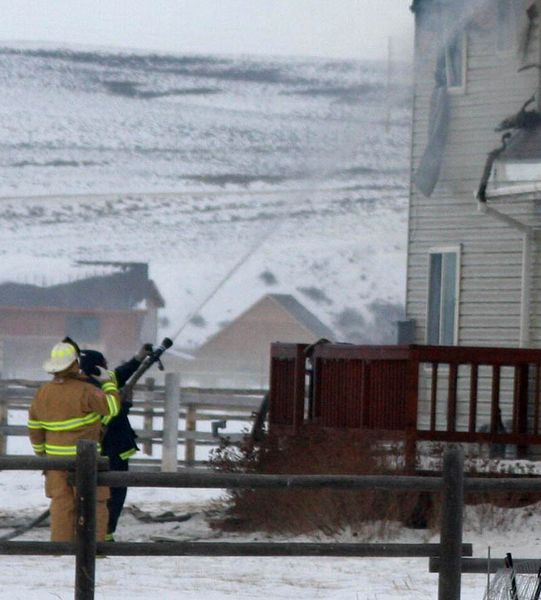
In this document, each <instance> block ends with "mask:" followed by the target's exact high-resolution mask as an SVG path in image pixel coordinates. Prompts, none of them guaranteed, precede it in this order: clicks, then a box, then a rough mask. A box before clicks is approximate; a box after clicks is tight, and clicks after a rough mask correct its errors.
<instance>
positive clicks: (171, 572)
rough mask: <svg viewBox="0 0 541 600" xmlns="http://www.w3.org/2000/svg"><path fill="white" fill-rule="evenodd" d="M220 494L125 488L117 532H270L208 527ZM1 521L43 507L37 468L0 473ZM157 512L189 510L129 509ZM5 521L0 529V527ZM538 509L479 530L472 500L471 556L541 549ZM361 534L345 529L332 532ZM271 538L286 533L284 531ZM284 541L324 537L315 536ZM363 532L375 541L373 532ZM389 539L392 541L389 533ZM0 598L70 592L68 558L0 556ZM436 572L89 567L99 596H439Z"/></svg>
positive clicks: (479, 579) (287, 563)
mask: <svg viewBox="0 0 541 600" xmlns="http://www.w3.org/2000/svg"><path fill="white" fill-rule="evenodd" d="M220 498H223V492H222V491H219V490H218V491H216V490H171V489H164V490H160V489H143V488H132V489H131V490H130V491H129V496H128V502H127V508H126V512H125V513H124V514H123V516H122V518H121V523H120V525H119V530H118V534H117V539H118V540H119V541H149V540H151V539H152V538H154V537H156V536H158V537H159V536H164V537H172V538H175V539H178V540H179V541H180V540H186V541H196V540H208V539H213V540H216V539H218V540H220V541H232V540H242V541H247V540H248V539H250V540H256V541H269V539H270V538H269V537H268V536H267V535H266V534H253V535H251V536H231V535H220V534H219V533H217V532H216V531H214V530H212V529H210V528H209V526H208V524H207V522H206V520H205V514H204V513H205V511H208V510H212V509H215V508H216V502H218V505H219V503H220ZM0 506H1V509H0V523H3V524H4V527H6V524H8V523H12V524H16V523H17V522H21V521H25V520H29V519H31V518H32V517H33V516H36V515H37V514H39V513H40V512H41V511H43V510H45V509H46V507H47V502H46V500H45V498H44V496H43V491H42V481H41V475H40V474H37V473H31V472H18V473H16V472H11V471H4V472H0ZM132 506H136V507H137V508H139V509H141V510H144V511H147V512H150V513H152V514H156V515H157V514H161V513H163V512H165V511H173V512H174V513H175V514H177V515H181V514H185V513H190V514H191V515H192V517H191V518H190V519H189V520H187V521H184V522H182V523H164V524H158V525H156V524H145V523H141V522H140V521H138V520H137V519H135V517H133V516H132V515H131V514H130V513H129V510H130V507H132ZM7 531H8V529H6V528H4V529H0V535H2V534H4V533H6V532H7ZM539 531H540V516H539V514H538V513H537V512H534V511H531V510H530V509H520V510H516V511H510V512H508V513H507V516H506V517H505V518H504V519H503V524H502V523H500V525H499V530H498V531H493V530H490V529H484V530H482V527H481V521H480V519H479V509H469V510H468V516H467V523H466V526H465V534H464V541H465V542H471V543H473V545H474V555H475V556H478V557H484V556H486V554H487V547H488V546H490V547H491V553H492V556H493V557H498V558H503V556H504V555H505V553H506V552H512V553H513V556H514V557H515V558H521V557H522V558H533V557H536V556H539V546H540V539H539V538H540V535H541V534H540V533H539ZM47 538H48V529H47V528H46V527H45V528H43V527H42V528H38V529H35V530H33V531H31V532H28V533H26V534H24V535H23V536H21V537H20V538H18V539H19V540H30V539H34V540H46V539H47ZM337 540H339V541H345V542H351V541H354V540H357V541H360V540H359V537H354V538H353V537H351V535H348V534H347V533H344V534H343V535H342V536H341V537H340V538H333V539H332V541H337ZM274 541H286V540H284V539H283V538H280V539H275V540H274ZM288 541H331V539H330V538H325V537H322V536H314V537H313V538H311V539H308V538H306V537H303V538H296V539H295V540H288ZM370 541H374V540H373V539H371V540H370ZM387 541H389V540H387ZM392 541H395V542H397V541H401V542H437V541H438V536H437V535H435V534H431V533H427V532H422V531H413V530H407V529H402V530H401V531H400V532H399V533H398V534H397V536H396V537H394V538H393V539H392ZM1 560H2V564H3V569H2V571H1V576H0V578H1V587H0V598H1V599H6V600H7V599H8V598H9V599H10V600H18V599H21V600H22V599H24V600H43V599H46V598H57V599H59V598H60V599H66V600H67V599H68V598H73V582H74V565H75V563H74V558H73V557H39V558H37V557H20V556H4V557H2V559H1ZM437 581H438V577H437V575H435V574H431V573H429V572H428V560H427V559H424V558H410V559H382V558H377V559H343V558H296V557H294V558H238V557H232V558H227V557H226V558H223V557H220V558H202V557H193V558H192V557H179V558H175V557H148V558H143V557H131V558H129V557H116V556H115V557H109V558H107V559H104V560H99V561H98V563H97V571H96V598H97V599H98V600H139V599H141V600H142V599H145V600H147V599H148V598H149V597H150V595H151V594H152V595H154V596H155V597H156V598H160V600H174V599H177V598H182V599H186V600H202V599H205V600H226V599H231V598H254V599H256V598H257V599H259V598H261V599H263V598H267V597H273V598H283V599H291V598H295V599H297V600H302V599H305V598H306V599H314V598H322V599H323V598H324V599H326V600H361V599H362V600H376V599H384V598H385V599H399V598H400V599H404V598H421V599H422V598H436V597H437ZM485 584H486V577H485V576H484V575H465V576H464V577H463V583H462V586H463V587H462V598H463V599H464V600H474V599H481V598H482V597H483V594H484V589H485Z"/></svg>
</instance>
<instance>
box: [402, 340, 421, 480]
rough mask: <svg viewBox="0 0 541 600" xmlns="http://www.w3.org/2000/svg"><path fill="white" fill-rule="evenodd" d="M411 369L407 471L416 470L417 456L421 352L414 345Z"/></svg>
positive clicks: (407, 412)
mask: <svg viewBox="0 0 541 600" xmlns="http://www.w3.org/2000/svg"><path fill="white" fill-rule="evenodd" d="M408 362H409V369H408V375H407V377H408V379H407V384H406V385H407V389H406V423H405V429H406V442H405V468H406V472H408V473H413V472H414V471H415V462H416V458H417V439H416V438H417V410H418V403H419V365H420V361H419V352H418V350H417V349H416V348H415V347H414V346H410V349H409V361H408Z"/></svg>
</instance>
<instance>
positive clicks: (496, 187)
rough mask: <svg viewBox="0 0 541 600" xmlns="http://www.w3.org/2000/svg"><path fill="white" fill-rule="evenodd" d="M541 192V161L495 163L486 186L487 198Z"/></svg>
mask: <svg viewBox="0 0 541 600" xmlns="http://www.w3.org/2000/svg"><path fill="white" fill-rule="evenodd" d="M538 192H541V161H527V160H520V161H512V162H511V161H496V162H495V163H494V166H493V167H492V175H491V177H490V180H489V182H488V185H487V190H486V195H487V198H500V197H502V196H517V195H519V194H531V193H538Z"/></svg>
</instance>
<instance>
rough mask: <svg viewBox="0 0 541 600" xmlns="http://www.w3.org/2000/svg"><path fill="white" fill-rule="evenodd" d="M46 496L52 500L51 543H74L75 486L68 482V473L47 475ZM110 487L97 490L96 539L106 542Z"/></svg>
mask: <svg viewBox="0 0 541 600" xmlns="http://www.w3.org/2000/svg"><path fill="white" fill-rule="evenodd" d="M45 495H46V496H47V498H50V499H51V506H50V510H51V542H73V541H74V540H75V517H76V508H75V499H76V495H75V486H73V485H70V483H69V482H68V472H67V471H47V472H46V473H45ZM108 498H109V488H108V487H98V488H97V490H96V539H97V540H98V542H103V541H105V534H106V533H107V518H108V514H107V499H108Z"/></svg>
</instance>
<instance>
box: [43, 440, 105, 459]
mask: <svg viewBox="0 0 541 600" xmlns="http://www.w3.org/2000/svg"><path fill="white" fill-rule="evenodd" d="M45 452H46V453H47V454H49V455H51V456H76V455H77V446H55V445H53V444H47V443H45ZM98 452H101V444H98Z"/></svg>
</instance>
